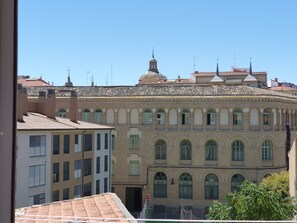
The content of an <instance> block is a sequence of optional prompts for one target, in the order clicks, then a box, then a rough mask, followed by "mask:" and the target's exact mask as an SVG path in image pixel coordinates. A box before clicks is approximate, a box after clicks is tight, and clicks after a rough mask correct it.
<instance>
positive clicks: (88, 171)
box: [84, 158, 92, 176]
mask: <svg viewBox="0 0 297 223" xmlns="http://www.w3.org/2000/svg"><path fill="white" fill-rule="evenodd" d="M89 175H92V158H88V159H84V176H89Z"/></svg>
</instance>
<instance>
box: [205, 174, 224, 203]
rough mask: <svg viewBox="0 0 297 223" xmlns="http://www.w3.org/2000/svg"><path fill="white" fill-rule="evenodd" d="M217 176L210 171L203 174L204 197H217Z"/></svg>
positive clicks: (213, 198) (218, 189)
mask: <svg viewBox="0 0 297 223" xmlns="http://www.w3.org/2000/svg"><path fill="white" fill-rule="evenodd" d="M219 186H220V185H219V178H218V176H217V175H215V174H213V173H210V174H208V175H207V176H205V180H204V198H205V199H212V200H215V199H219V192H220V188H219Z"/></svg>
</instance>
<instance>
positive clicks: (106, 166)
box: [104, 156, 108, 172]
mask: <svg viewBox="0 0 297 223" xmlns="http://www.w3.org/2000/svg"><path fill="white" fill-rule="evenodd" d="M104 171H105V172H107V171H108V156H104Z"/></svg>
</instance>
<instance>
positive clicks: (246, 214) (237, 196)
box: [207, 174, 297, 220]
mask: <svg viewBox="0 0 297 223" xmlns="http://www.w3.org/2000/svg"><path fill="white" fill-rule="evenodd" d="M273 177H274V178H275V176H273ZM283 177H286V175H285V174H284V175H283ZM273 182H274V181H273V179H269V180H268V179H267V181H265V182H262V183H260V184H258V185H257V184H253V183H250V182H248V181H245V182H243V184H242V185H241V186H240V191H238V192H233V193H229V194H227V195H226V196H225V198H224V203H220V202H218V201H215V202H213V204H212V205H211V206H210V208H209V212H208V215H207V217H208V218H209V219H214V220H291V219H293V217H294V215H295V213H296V211H297V206H296V204H295V203H294V199H293V198H292V197H290V196H288V191H285V189H284V188H285V187H283V186H282V185H281V184H275V183H273ZM276 182H282V181H276Z"/></svg>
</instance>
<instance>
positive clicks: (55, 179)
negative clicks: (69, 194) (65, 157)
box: [53, 163, 60, 183]
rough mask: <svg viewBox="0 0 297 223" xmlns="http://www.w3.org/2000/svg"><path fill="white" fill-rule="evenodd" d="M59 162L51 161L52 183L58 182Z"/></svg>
mask: <svg viewBox="0 0 297 223" xmlns="http://www.w3.org/2000/svg"><path fill="white" fill-rule="evenodd" d="M59 169H60V166H59V163H53V183H57V182H59V172H60V170H59Z"/></svg>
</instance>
